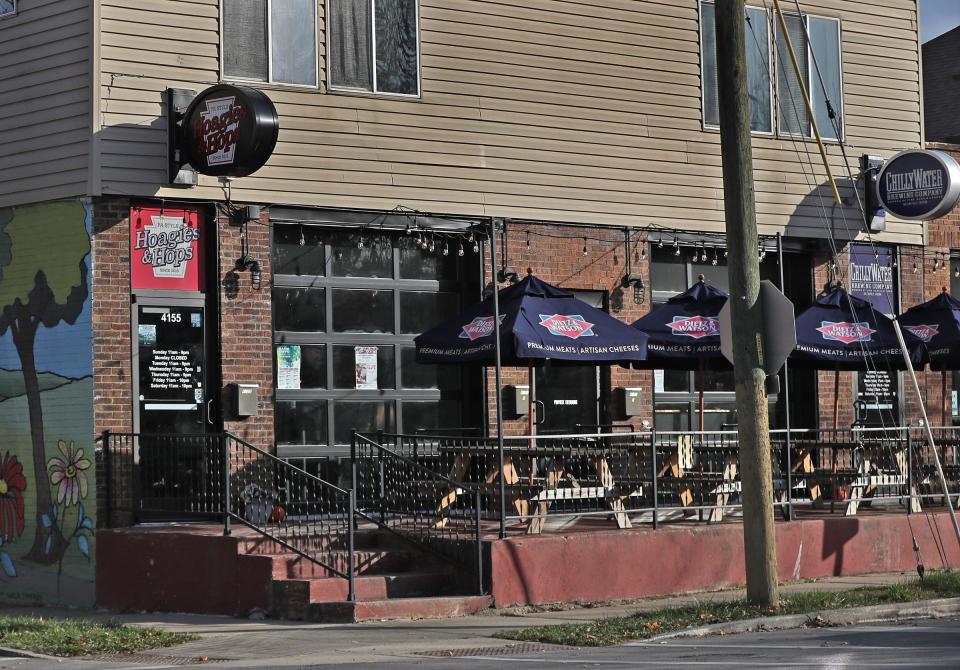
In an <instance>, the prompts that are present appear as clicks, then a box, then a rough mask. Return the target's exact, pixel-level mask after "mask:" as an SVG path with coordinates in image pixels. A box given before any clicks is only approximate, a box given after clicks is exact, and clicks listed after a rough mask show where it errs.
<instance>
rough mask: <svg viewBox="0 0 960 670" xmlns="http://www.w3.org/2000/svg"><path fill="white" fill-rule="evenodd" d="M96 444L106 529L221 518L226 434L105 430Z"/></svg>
mask: <svg viewBox="0 0 960 670" xmlns="http://www.w3.org/2000/svg"><path fill="white" fill-rule="evenodd" d="M96 442H97V448H96V452H97V458H98V461H99V462H98V466H99V468H100V469H101V470H102V472H103V473H104V475H103V478H102V482H103V491H104V498H105V501H104V510H103V511H104V512H105V518H104V525H106V526H107V527H111V526H113V525H115V524H118V525H126V524H128V523H130V522H132V521H134V520H138V521H140V520H162V519H169V518H176V519H183V518H195V519H205V518H206V519H219V518H220V517H221V515H222V512H223V476H222V472H223V458H222V452H223V447H222V443H223V435H221V434H217V433H209V434H205V433H198V434H182V435H174V434H148V433H143V434H139V433H115V432H111V431H104V432H103V433H101V434H100V436H99V437H98V438H97V440H96Z"/></svg>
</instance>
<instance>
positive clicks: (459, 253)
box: [457, 241, 463, 257]
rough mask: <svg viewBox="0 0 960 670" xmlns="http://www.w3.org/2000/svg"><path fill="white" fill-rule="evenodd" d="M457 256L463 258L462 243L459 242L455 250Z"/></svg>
mask: <svg viewBox="0 0 960 670" xmlns="http://www.w3.org/2000/svg"><path fill="white" fill-rule="evenodd" d="M457 256H461V257H462V256H463V241H461V242H460V248H459V249H457Z"/></svg>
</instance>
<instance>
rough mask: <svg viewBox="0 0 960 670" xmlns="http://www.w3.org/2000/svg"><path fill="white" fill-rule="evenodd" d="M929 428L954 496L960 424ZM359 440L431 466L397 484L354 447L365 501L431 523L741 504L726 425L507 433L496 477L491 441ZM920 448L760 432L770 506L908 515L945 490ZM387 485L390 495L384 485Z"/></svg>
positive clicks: (671, 514)
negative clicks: (369, 488)
mask: <svg viewBox="0 0 960 670" xmlns="http://www.w3.org/2000/svg"><path fill="white" fill-rule="evenodd" d="M938 434H939V435H940V438H939V440H938V450H939V452H940V453H941V459H942V460H943V462H944V463H945V471H946V473H947V479H948V481H949V482H950V484H949V486H950V491H948V492H947V495H949V496H950V497H951V498H953V499H957V497H958V486H960V431H957V430H954V429H941V430H940V431H939V433H938ZM362 437H363V438H364V439H365V440H366V441H368V442H371V443H373V444H376V445H379V446H381V447H382V448H383V449H384V450H386V451H388V452H389V456H390V457H391V458H393V459H397V460H398V461H403V462H405V463H407V465H408V466H410V467H412V465H411V464H413V465H415V466H416V467H418V468H421V469H424V470H429V471H430V472H431V473H433V478H434V480H433V481H432V482H431V483H429V484H427V483H425V482H424V481H422V480H423V479H424V478H423V477H420V478H417V477H409V478H408V479H406V480H404V481H400V480H401V479H403V478H404V477H406V476H407V475H406V473H404V472H403V471H402V470H398V472H397V473H396V474H394V473H390V472H385V473H380V472H379V470H377V468H381V467H382V464H377V463H378V458H381V457H379V456H378V455H377V454H374V453H363V452H362V450H361V451H357V450H355V451H354V461H355V462H359V465H358V467H367V468H371V473H373V474H371V476H373V475H376V477H378V479H375V481H376V482H377V485H378V486H379V487H380V488H379V489H378V490H377V491H376V494H377V496H380V497H379V498H376V496H374V497H373V498H370V497H368V498H367V500H368V501H369V500H373V499H380V500H386V498H388V497H389V496H390V495H396V496H401V497H402V498H403V499H404V500H405V501H413V500H415V501H416V514H417V515H418V516H419V517H421V519H420V520H419V523H421V524H422V525H424V526H428V525H429V524H427V523H426V522H427V520H430V519H432V520H433V522H434V524H437V523H449V520H450V519H457V518H463V517H467V516H470V515H472V514H473V513H474V510H476V509H479V510H480V513H481V516H482V518H483V519H484V520H499V519H500V516H501V515H500V510H501V509H504V510H505V514H504V521H505V524H504V527H505V528H506V532H508V533H515V532H526V533H537V532H541V531H542V530H543V528H544V523H545V521H546V520H547V519H548V518H557V519H560V518H563V517H568V518H587V517H594V518H596V519H599V520H610V521H614V522H615V523H616V525H617V526H619V527H621V528H623V527H630V526H631V525H632V524H633V523H636V522H640V523H650V524H651V525H652V526H653V527H654V528H656V527H658V526H659V525H660V524H661V523H664V522H669V521H681V520H689V519H690V518H692V517H693V518H696V519H697V520H702V521H706V522H714V523H715V522H719V521H722V520H723V519H724V518H725V515H727V514H728V513H730V512H736V511H737V510H738V509H739V508H740V507H741V503H740V490H741V489H740V486H741V483H740V463H739V445H738V436H737V433H736V431H707V432H702V433H701V432H664V431H647V432H631V433H610V432H608V433H595V434H591V435H537V436H520V437H509V436H508V437H505V438H504V450H503V451H504V468H503V473H501V472H500V468H499V453H498V446H497V441H496V439H494V438H480V437H463V436H439V435H423V434H418V435H397V434H383V433H379V434H368V435H364V436H362ZM922 445H923V443H922V442H921V437H920V434H919V432H918V431H916V430H915V429H910V428H905V427H898V428H888V429H876V428H858V427H855V428H850V429H845V430H804V429H795V430H791V431H790V432H789V433H787V431H784V430H774V431H771V465H772V480H773V481H772V486H773V491H774V503H773V504H774V506H775V508H776V509H778V510H779V511H781V513H782V514H783V516H784V517H785V518H787V519H791V518H794V516H795V514H796V512H797V510H798V509H799V508H802V510H803V512H804V513H805V514H810V513H819V510H821V509H823V508H826V507H827V505H829V508H830V511H831V512H833V511H835V508H836V507H837V506H838V505H842V506H843V509H844V511H845V513H847V514H855V513H857V511H858V510H859V509H860V508H862V507H870V506H878V505H879V506H882V505H887V506H889V505H891V504H892V505H902V506H903V507H905V509H906V511H907V512H908V513H909V512H911V511H917V509H919V505H920V504H921V502H922V503H923V504H928V503H930V502H935V501H936V499H938V498H941V499H942V498H943V496H944V492H943V491H942V490H941V487H940V485H939V481H938V480H935V478H934V477H933V475H932V472H933V467H934V466H933V461H932V458H931V454H929V453H927V451H925V450H924V448H921V447H922ZM366 460H370V461H371V463H369V464H365V463H364V461H366ZM372 481H373V480H372ZM441 482H442V485H441ZM395 487H400V489H401V490H398V491H391V488H395ZM444 487H446V490H444ZM457 489H460V490H462V491H476V492H477V493H479V494H481V499H480V500H479V502H473V500H472V499H471V497H470V496H469V495H466V496H465V495H463V494H459V495H451V492H452V491H455V490H457ZM358 491H359V489H358ZM358 495H359V493H358ZM364 495H367V496H369V494H364ZM501 500H502V504H501ZM393 511H394V512H397V513H399V512H402V510H393ZM507 522H509V523H507Z"/></svg>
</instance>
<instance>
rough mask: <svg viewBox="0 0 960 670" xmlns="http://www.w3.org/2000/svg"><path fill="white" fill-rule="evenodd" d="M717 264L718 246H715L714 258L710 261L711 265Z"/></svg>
mask: <svg viewBox="0 0 960 670" xmlns="http://www.w3.org/2000/svg"><path fill="white" fill-rule="evenodd" d="M716 264H717V248H716V247H714V248H713V259H712V260H711V261H710V265H713V266H716Z"/></svg>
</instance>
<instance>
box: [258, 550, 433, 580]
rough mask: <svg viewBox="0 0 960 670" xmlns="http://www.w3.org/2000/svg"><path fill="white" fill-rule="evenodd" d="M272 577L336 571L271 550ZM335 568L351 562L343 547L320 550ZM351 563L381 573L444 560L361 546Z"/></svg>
mask: <svg viewBox="0 0 960 670" xmlns="http://www.w3.org/2000/svg"><path fill="white" fill-rule="evenodd" d="M267 558H269V559H270V560H272V561H273V578H274V579H316V578H321V577H335V576H336V573H334V572H331V571H330V570H328V569H327V568H325V567H323V566H321V565H318V564H317V563H314V562H313V561H310V560H307V559H305V558H303V557H302V556H300V555H299V554H294V553H286V554H270V555H268V556H267ZM317 558H318V559H320V560H322V561H323V562H325V563H327V564H329V565H330V566H331V567H333V568H334V569H336V570H339V571H341V572H347V571H348V567H349V564H350V558H349V553H348V552H346V551H340V550H337V551H331V552H323V553H322V554H321V555H319V556H318V557H317ZM353 567H354V571H355V574H357V575H383V574H388V573H401V572H407V571H410V570H419V571H421V572H422V571H427V570H433V569H437V570H443V569H444V568H445V564H444V563H443V562H442V561H440V560H439V559H437V558H434V557H433V556H430V555H427V554H423V553H420V552H417V551H407V550H403V549H360V550H357V551H355V552H354V560H353Z"/></svg>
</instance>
